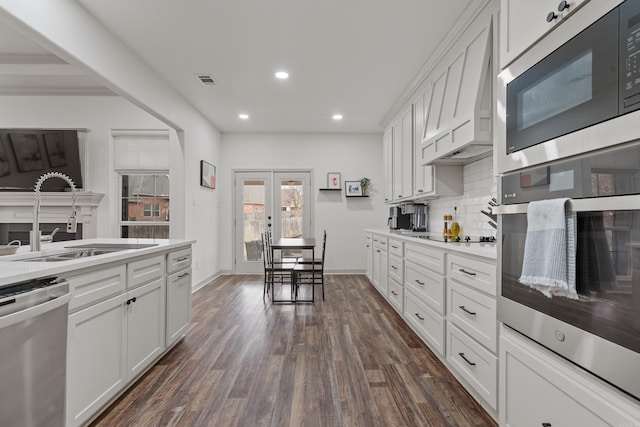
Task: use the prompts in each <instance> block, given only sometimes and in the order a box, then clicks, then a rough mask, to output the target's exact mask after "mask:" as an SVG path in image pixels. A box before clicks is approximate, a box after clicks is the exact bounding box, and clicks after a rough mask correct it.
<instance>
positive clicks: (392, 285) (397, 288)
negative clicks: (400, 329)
mask: <svg viewBox="0 0 640 427" xmlns="http://www.w3.org/2000/svg"><path fill="white" fill-rule="evenodd" d="M387 301H389V304H391V307H393V308H395V310H396V311H397V312H398V314H399V315H401V316H402V311H403V307H404V288H403V287H402V284H401V283H399V282H397V281H396V280H395V279H394V278H393V277H389V293H388V294H387Z"/></svg>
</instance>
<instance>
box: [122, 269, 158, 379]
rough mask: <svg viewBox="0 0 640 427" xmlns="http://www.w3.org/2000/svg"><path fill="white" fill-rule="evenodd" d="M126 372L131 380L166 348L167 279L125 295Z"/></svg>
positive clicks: (156, 281) (151, 283)
mask: <svg viewBox="0 0 640 427" xmlns="http://www.w3.org/2000/svg"><path fill="white" fill-rule="evenodd" d="M125 305H126V306H125V310H126V313H127V371H128V377H127V378H128V379H129V380H132V379H134V378H136V376H138V374H140V373H141V372H143V371H144V369H145V368H146V367H147V366H149V365H150V364H151V362H153V361H154V360H155V359H156V358H157V357H158V356H159V355H160V354H162V352H163V350H164V348H165V345H164V340H165V278H164V276H163V277H161V278H159V279H156V280H154V281H152V282H150V283H147V284H146V285H143V286H140V287H137V288H135V289H133V290H131V291H129V292H127V293H126V302H125Z"/></svg>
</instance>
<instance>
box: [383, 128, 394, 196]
mask: <svg viewBox="0 0 640 427" xmlns="http://www.w3.org/2000/svg"><path fill="white" fill-rule="evenodd" d="M382 150H383V156H382V157H383V162H384V164H383V169H384V201H385V202H390V201H391V200H393V127H391V126H389V127H388V128H387V129H386V130H385V131H384V137H383V140H382Z"/></svg>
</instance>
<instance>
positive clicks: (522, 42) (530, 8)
mask: <svg viewBox="0 0 640 427" xmlns="http://www.w3.org/2000/svg"><path fill="white" fill-rule="evenodd" d="M587 1H589V0H571V1H565V0H562V1H561V0H540V1H531V0H501V1H500V29H501V32H500V68H501V69H502V68H504V67H506V66H507V65H508V64H509V63H511V62H512V61H513V60H514V59H516V58H517V57H518V56H519V55H520V54H522V53H523V52H524V51H526V50H527V49H528V48H529V47H530V46H531V45H533V44H534V43H535V42H537V41H538V40H539V39H540V38H542V37H543V36H544V35H545V34H546V33H548V32H549V31H551V30H552V29H553V28H555V27H556V26H557V25H559V24H560V23H561V22H563V20H564V19H567V18H568V17H569V16H570V15H571V14H572V13H573V12H574V11H575V10H576V9H578V7H579V6H582V5H583V4H584V3H586V2H587Z"/></svg>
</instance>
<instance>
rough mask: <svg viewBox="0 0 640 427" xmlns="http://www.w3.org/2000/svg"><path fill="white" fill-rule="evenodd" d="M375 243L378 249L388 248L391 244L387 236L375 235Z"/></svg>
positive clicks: (384, 249)
mask: <svg viewBox="0 0 640 427" xmlns="http://www.w3.org/2000/svg"><path fill="white" fill-rule="evenodd" d="M373 243H374V246H375V247H376V248H378V249H381V250H383V251H386V250H388V249H387V248H388V246H389V245H388V244H387V243H388V239H387V238H386V237H383V236H374V238H373Z"/></svg>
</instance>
